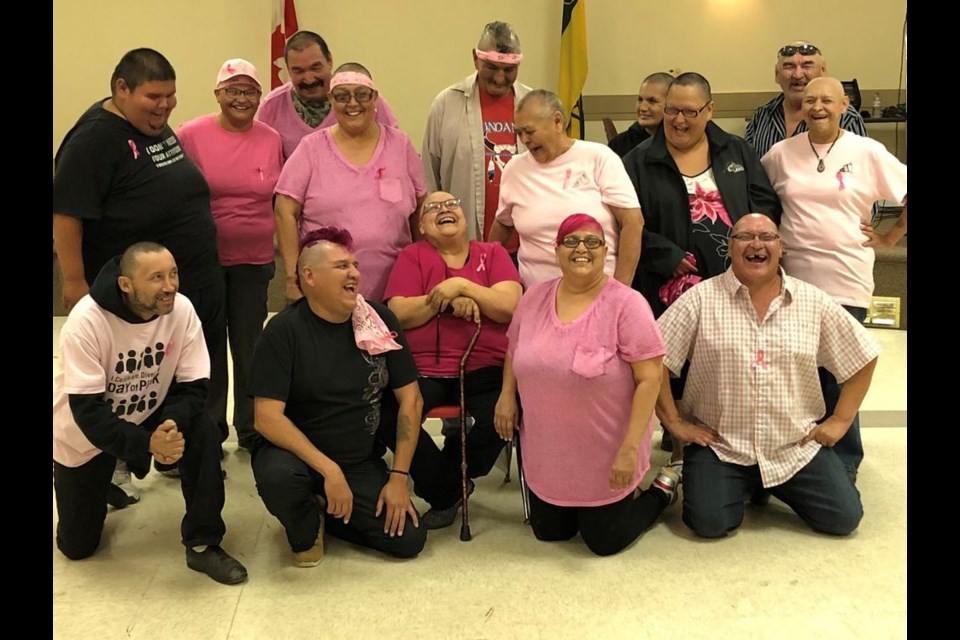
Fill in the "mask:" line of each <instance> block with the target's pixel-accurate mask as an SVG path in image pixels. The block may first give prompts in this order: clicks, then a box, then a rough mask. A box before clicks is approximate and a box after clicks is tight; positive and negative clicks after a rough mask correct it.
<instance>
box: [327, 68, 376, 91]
mask: <svg viewBox="0 0 960 640" xmlns="http://www.w3.org/2000/svg"><path fill="white" fill-rule="evenodd" d="M342 84H358V85H360V86H361V87H366V88H368V89H372V90H373V91H376V90H377V86H376V85H375V84H373V80H372V79H371V78H369V77H367V76H365V75H363V74H362V73H358V72H356V71H341V72H340V73H338V74H335V75H334V76H333V77H332V78H330V90H331V91H333V90H334V89H335V88H336V87H339V86H340V85H342Z"/></svg>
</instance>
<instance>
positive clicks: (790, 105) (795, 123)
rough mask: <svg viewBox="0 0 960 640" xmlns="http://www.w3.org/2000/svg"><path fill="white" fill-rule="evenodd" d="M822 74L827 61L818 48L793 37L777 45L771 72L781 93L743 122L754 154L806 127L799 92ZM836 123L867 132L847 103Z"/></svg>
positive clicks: (825, 71) (861, 120) (859, 131)
mask: <svg viewBox="0 0 960 640" xmlns="http://www.w3.org/2000/svg"><path fill="white" fill-rule="evenodd" d="M826 74H827V62H826V60H824V59H823V53H822V52H821V51H820V49H819V48H818V47H815V46H814V45H812V44H810V43H809V42H807V41H805V40H797V41H796V42H791V43H790V44H788V45H784V46H783V47H781V48H780V50H779V51H778V52H777V63H776V65H775V66H774V69H773V75H774V80H775V81H776V83H777V84H778V85H780V89H781V90H782V91H783V92H782V93H781V94H780V95H779V96H777V97H776V98H774V99H773V100H771V101H770V102H768V103H767V104H765V105H763V106H761V107H758V108H757V112H756V113H755V114H754V116H753V118H752V119H751V120H750V122H748V123H747V135H746V139H747V142H749V143H750V144H751V145H753V148H754V149H756V151H757V156H758V157H761V158H762V157H763V156H764V155H765V154H766V153H767V151H769V150H770V147H772V146H773V145H775V144H776V143H778V142H780V141H781V140H783V139H784V138H789V137H791V136H795V135H797V134H798V133H803V132H804V131H806V130H807V125H806V122H805V121H804V119H803V114H802V113H801V107H802V100H803V92H804V90H805V89H806V86H807V84H808V83H809V82H810V81H811V80H814V79H816V78H819V77H821V76H825V75H826ZM840 126H841V127H842V128H843V129H845V130H847V131H850V132H851V133H855V134H857V135H858V136H866V135H867V128H866V126H864V124H863V118H861V117H860V114H859V113H857V110H856V109H854V108H853V107H851V106H849V105H848V107H847V109H846V110H845V112H844V113H843V114H842V115H841V118H840Z"/></svg>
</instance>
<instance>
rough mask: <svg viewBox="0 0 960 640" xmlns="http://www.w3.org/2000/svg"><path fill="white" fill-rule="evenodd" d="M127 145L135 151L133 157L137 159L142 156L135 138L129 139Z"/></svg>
mask: <svg viewBox="0 0 960 640" xmlns="http://www.w3.org/2000/svg"><path fill="white" fill-rule="evenodd" d="M127 146H129V147H130V150H131V151H133V159H134V160H136V159H137V158H139V157H140V152H139V151H137V143H136V142H134V141H133V140H127Z"/></svg>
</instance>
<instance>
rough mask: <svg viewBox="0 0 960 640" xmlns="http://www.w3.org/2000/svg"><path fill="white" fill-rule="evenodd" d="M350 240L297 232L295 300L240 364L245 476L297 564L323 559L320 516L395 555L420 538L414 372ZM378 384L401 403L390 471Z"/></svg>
mask: <svg viewBox="0 0 960 640" xmlns="http://www.w3.org/2000/svg"><path fill="white" fill-rule="evenodd" d="M352 244H353V240H352V238H351V236H350V234H349V232H347V231H346V230H344V229H338V228H334V227H325V228H321V229H317V230H315V231H312V232H310V233H308V234H307V235H306V236H304V238H303V240H302V241H301V248H300V258H299V261H298V264H297V276H298V279H299V286H300V290H301V291H303V295H304V297H303V298H301V299H299V300H297V301H296V302H295V303H293V305H292V306H290V307H288V308H287V309H285V310H284V311H281V312H280V313H279V314H277V315H276V317H274V318H273V319H272V320H271V321H270V322H269V323H268V324H267V326H266V328H265V329H264V330H263V334H262V335H261V337H260V340H259V342H258V343H257V348H256V351H255V353H254V358H253V366H252V368H251V369H252V371H251V376H250V384H249V387H248V389H249V392H250V394H251V395H253V396H254V413H255V426H256V429H257V431H258V432H259V433H260V434H261V435H262V436H263V437H264V438H266V440H267V442H265V443H263V444H262V445H261V446H260V447H259V448H257V449H256V450H255V451H254V452H253V459H252V463H253V475H254V478H255V479H256V481H257V491H259V493H260V497H261V498H262V499H263V502H264V504H265V505H266V507H267V510H269V511H270V513H272V514H273V515H274V516H276V518H277V519H278V520H279V521H280V523H281V524H282V525H283V528H284V529H285V530H286V533H287V541H288V542H289V543H290V548H291V549H292V550H293V554H294V564H296V565H297V566H298V567H313V566H316V565H317V564H319V563H320V561H321V560H322V559H323V529H324V524H326V527H327V528H329V530H330V533H331V534H332V535H334V536H336V537H338V538H341V539H343V540H347V541H349V542H353V543H356V544H359V545H361V546H365V547H370V548H373V549H377V550H379V551H383V552H384V553H387V554H389V555H392V556H396V557H400V558H412V557H415V556H416V555H417V554H419V553H420V551H421V550H422V549H423V545H424V543H425V542H426V536H427V532H426V529H425V528H422V527H420V518H419V515H418V514H417V511H416V509H415V508H414V506H413V503H412V502H411V501H410V493H409V489H408V487H407V476H408V474H409V469H410V460H411V458H412V457H413V451H414V449H415V448H416V445H417V438H418V436H419V432H420V413H421V410H422V407H423V400H422V399H421V397H420V388H419V387H418V385H417V369H416V366H415V365H414V363H413V357H412V355H411V354H410V349H409V348H408V346H407V342H406V338H404V336H403V332H402V330H401V328H400V323H399V322H398V321H397V318H396V316H394V315H393V313H391V312H390V310H389V309H387V307H386V306H384V305H381V304H379V303H375V302H373V303H368V302H366V301H365V300H364V299H363V297H362V296H360V295H359V294H358V293H357V291H358V285H359V282H360V272H359V270H358V269H359V264H358V262H357V259H356V257H355V256H354V254H353V252H352V249H351V247H352ZM388 385H389V387H390V389H391V390H392V391H393V393H394V395H395V396H396V399H397V402H398V404H399V407H400V408H399V413H398V416H397V446H396V453H395V455H394V459H393V465H392V467H391V468H390V469H388V468H387V465H386V464H385V463H384V460H383V455H384V453H385V451H386V450H385V448H384V447H383V445H382V444H379V441H378V439H377V428H378V427H379V425H380V411H381V400H382V397H383V393H384V390H386V389H387V386H388ZM324 504H325V510H326V515H325V516H324V514H323V513H322V511H321V509H323V508H324Z"/></svg>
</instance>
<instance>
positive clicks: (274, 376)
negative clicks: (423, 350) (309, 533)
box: [247, 298, 417, 465]
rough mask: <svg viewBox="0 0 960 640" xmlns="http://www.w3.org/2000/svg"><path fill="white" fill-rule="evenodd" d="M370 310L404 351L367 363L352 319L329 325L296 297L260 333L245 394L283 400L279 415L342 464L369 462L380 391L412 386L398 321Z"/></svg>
mask: <svg viewBox="0 0 960 640" xmlns="http://www.w3.org/2000/svg"><path fill="white" fill-rule="evenodd" d="M370 304H371V306H373V308H374V309H376V311H377V313H378V314H379V315H380V317H381V318H383V321H384V322H385V323H386V324H387V326H388V327H390V329H391V330H392V331H396V332H397V338H396V341H397V342H398V343H399V344H401V345H402V346H403V349H402V350H400V351H388V352H387V353H385V354H381V355H377V356H371V355H370V354H369V353H367V352H366V351H362V350H360V349H359V348H358V347H357V345H356V342H355V341H354V337H353V323H352V322H351V321H350V320H347V321H346V322H343V323H339V324H336V323H332V322H327V321H326V320H324V319H323V318H320V317H319V316H317V315H316V314H314V313H313V311H312V310H311V309H310V306H309V305H308V304H307V301H306V299H305V298H301V299H300V300H298V301H297V302H296V303H295V304H294V305H293V306H291V307H289V308H287V309H284V310H283V311H281V312H280V313H278V314H277V315H276V316H275V317H274V318H273V319H272V320H271V321H270V322H269V323H268V324H267V326H266V327H265V328H264V330H263V334H262V335H261V336H260V340H259V341H258V342H257V348H256V351H255V352H254V355H253V364H252V366H251V367H250V381H249V383H248V384H247V393H248V394H249V395H250V396H259V397H262V398H271V399H274V400H282V401H284V402H285V403H286V408H285V409H284V415H286V416H287V417H288V418H289V419H290V421H291V422H293V424H295V425H296V426H297V427H298V428H299V429H300V430H301V431H302V432H303V433H304V435H306V436H307V438H308V439H309V440H310V442H312V443H313V445H314V446H315V447H316V448H317V449H319V450H320V451H321V452H322V453H323V454H324V455H326V456H328V457H329V458H331V459H332V460H333V461H334V462H336V463H337V464H339V465H349V464H354V463H357V462H361V461H363V460H367V459H369V458H370V457H371V456H372V455H373V452H374V447H375V442H376V433H377V428H378V427H379V426H380V404H381V398H382V396H383V392H384V390H385V389H386V388H387V387H388V386H389V387H390V389H398V388H400V387H403V386H405V385H408V384H410V383H411V382H414V381H415V380H416V379H417V367H416V365H415V364H414V363H413V356H412V355H411V353H410V348H409V346H408V345H407V339H406V337H404V335H403V330H402V329H401V328H400V322H399V321H398V320H397V317H396V316H395V315H393V313H392V312H391V311H390V310H389V309H387V307H386V306H385V305H382V304H379V303H376V302H371V303H370Z"/></svg>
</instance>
